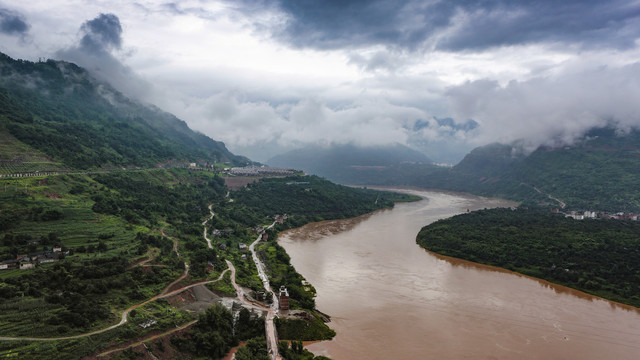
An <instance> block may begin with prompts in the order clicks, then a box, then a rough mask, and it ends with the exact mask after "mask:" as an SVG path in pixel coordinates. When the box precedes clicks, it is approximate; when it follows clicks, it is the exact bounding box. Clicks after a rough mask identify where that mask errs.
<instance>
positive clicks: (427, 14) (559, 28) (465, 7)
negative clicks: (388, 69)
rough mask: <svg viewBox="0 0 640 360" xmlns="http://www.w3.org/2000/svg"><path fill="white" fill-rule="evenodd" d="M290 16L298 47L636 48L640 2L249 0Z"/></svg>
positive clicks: (284, 36)
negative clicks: (553, 45) (545, 45)
mask: <svg viewBox="0 0 640 360" xmlns="http://www.w3.org/2000/svg"><path fill="white" fill-rule="evenodd" d="M244 3H245V4H251V5H253V6H255V5H256V4H260V5H262V6H277V7H278V8H279V9H280V10H281V11H283V12H284V13H285V14H286V15H287V16H288V19H287V21H286V23H285V24H284V26H283V27H281V28H279V29H277V30H275V36H276V37H277V38H279V39H281V40H282V41H285V42H288V43H290V44H292V45H294V46H297V47H312V48H320V49H335V48H343V47H360V46H369V45H385V46H388V47H400V48H403V49H410V50H411V49H416V48H421V47H423V46H430V47H435V48H439V49H444V50H456V51H457V50H466V49H483V48H490V47H496V46H504V45H516V44H529V43H549V42H553V43H566V44H577V45H579V46H581V47H604V48H618V49H622V48H628V47H631V46H633V45H634V41H635V39H636V38H638V37H640V4H638V3H632V2H629V1H627V0H564V1H556V0H538V1H533V0H531V1H510V0H484V1H483V0H480V1H471V0H433V1H428V0H427V1H425V0H373V1H371V0H353V1H345V0H327V1H316V0H273V1H271V2H268V1H264V0H258V1H250V0H245V1H244Z"/></svg>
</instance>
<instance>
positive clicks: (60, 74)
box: [0, 54, 249, 169]
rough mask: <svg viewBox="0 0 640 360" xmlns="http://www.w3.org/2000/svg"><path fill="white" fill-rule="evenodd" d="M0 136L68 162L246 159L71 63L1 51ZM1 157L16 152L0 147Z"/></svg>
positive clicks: (139, 163) (92, 165)
mask: <svg viewBox="0 0 640 360" xmlns="http://www.w3.org/2000/svg"><path fill="white" fill-rule="evenodd" d="M0 138H3V139H5V140H7V141H6V142H9V141H10V142H11V143H12V144H13V143H16V142H19V143H21V144H16V145H17V146H18V147H21V148H23V150H24V148H27V149H32V150H33V151H35V152H37V153H39V154H44V155H46V157H48V158H50V159H51V160H52V161H53V162H55V163H59V164H62V165H63V166H65V167H67V168H74V169H88V168H102V167H110V166H117V167H120V166H153V165H155V164H157V163H160V162H165V161H190V162H195V161H206V162H210V163H213V162H232V163H247V162H249V160H248V159H246V158H244V157H241V156H236V155H234V154H232V153H231V152H230V151H229V150H227V148H226V147H225V145H224V144H223V143H222V142H219V141H214V140H212V139H211V138H209V137H207V136H205V135H203V134H200V133H197V132H194V131H192V130H191V129H189V127H188V126H187V124H186V123H185V122H184V121H182V120H180V119H178V118H176V117H175V116H173V115H171V114H169V113H166V112H163V111H161V110H159V109H158V108H155V107H153V106H148V105H143V104H141V103H139V102H137V101H134V100H132V99H129V98H127V97H125V96H124V95H123V94H121V93H120V92H118V91H117V90H115V89H114V88H112V87H111V86H110V85H108V84H106V83H104V82H100V81H98V80H96V79H95V78H93V77H92V76H91V75H90V74H89V73H88V72H87V71H86V70H84V69H82V68H80V67H78V66H76V65H74V64H71V63H67V62H62V61H53V60H48V61H46V62H30V61H24V60H14V59H12V58H10V57H9V56H7V55H5V54H0ZM6 142H5V143H6ZM20 152H24V151H22V150H21V151H20ZM0 161H4V162H11V161H14V162H15V161H20V159H19V157H16V156H15V154H12V152H11V149H7V148H4V149H3V153H1V154H0Z"/></svg>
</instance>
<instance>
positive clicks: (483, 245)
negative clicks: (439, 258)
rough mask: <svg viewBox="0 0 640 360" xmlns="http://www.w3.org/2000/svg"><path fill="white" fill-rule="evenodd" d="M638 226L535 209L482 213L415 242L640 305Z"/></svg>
mask: <svg viewBox="0 0 640 360" xmlns="http://www.w3.org/2000/svg"><path fill="white" fill-rule="evenodd" d="M639 233H640V224H638V223H636V222H634V221H626V222H625V221H620V220H605V219H600V220H574V219H571V218H566V217H564V216H562V215H558V214H551V213H548V212H543V211H536V210H525V209H517V210H509V209H503V210H499V209H494V210H483V211H479V212H476V213H470V214H464V215H460V216H456V217H453V218H451V219H446V220H442V221H438V222H436V223H433V224H430V225H429V226H426V227H424V228H423V229H422V230H421V231H420V233H419V234H418V236H417V239H416V242H417V243H418V244H419V245H420V246H422V247H424V248H425V249H428V250H430V251H433V252H435V253H438V254H442V255H447V256H452V257H456V258H461V259H465V260H470V261H475V262H478V263H482V264H487V265H494V266H498V267H502V268H506V269H508V270H512V271H515V272H518V273H521V274H524V275H528V276H532V277H535V278H539V279H543V280H547V281H550V282H553V283H556V284H560V285H564V286H568V287H570V288H573V289H576V290H579V291H582V292H586V293H589V294H592V295H596V296H600V297H603V298H605V299H609V300H612V301H616V302H620V303H624V304H627V305H631V306H635V307H638V306H640V284H638V281H637V278H636V272H635V266H636V264H638V263H640V252H638V251H637V250H635V249H637V248H638V245H640V241H639V240H638V238H637V234H639Z"/></svg>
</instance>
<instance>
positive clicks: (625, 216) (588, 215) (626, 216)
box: [551, 209, 640, 221]
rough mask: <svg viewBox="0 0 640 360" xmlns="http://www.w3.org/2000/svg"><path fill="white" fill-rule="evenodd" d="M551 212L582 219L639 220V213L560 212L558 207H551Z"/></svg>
mask: <svg viewBox="0 0 640 360" xmlns="http://www.w3.org/2000/svg"><path fill="white" fill-rule="evenodd" d="M551 212H553V213H556V214H563V215H564V216H565V217H570V218H574V219H576V220H584V219H616V220H632V221H639V220H640V215H638V214H632V213H625V212H618V213H615V214H611V213H599V212H595V211H589V210H587V211H570V212H566V213H565V212H561V211H560V210H559V209H553V210H551Z"/></svg>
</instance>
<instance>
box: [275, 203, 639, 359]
mask: <svg viewBox="0 0 640 360" xmlns="http://www.w3.org/2000/svg"><path fill="white" fill-rule="evenodd" d="M410 192H411V193H413V194H416V195H420V196H422V197H424V198H425V199H424V200H422V201H418V202H414V203H404V204H397V205H396V206H395V208H393V209H391V210H381V211H378V212H376V213H373V214H370V215H365V216H362V217H359V218H355V219H348V220H337V221H325V222H321V223H314V224H309V225H306V226H304V227H302V228H299V229H294V230H290V231H287V232H285V233H283V234H281V235H280V240H279V242H280V244H281V245H282V246H283V247H284V248H285V249H286V250H287V253H289V255H290V256H291V262H292V264H293V265H294V266H295V267H296V269H297V270H298V271H299V272H300V273H301V274H302V275H303V276H304V277H306V278H307V280H309V281H310V282H311V283H312V284H313V285H314V286H315V287H316V290H317V292H318V297H317V299H316V303H317V307H318V309H320V310H321V311H323V312H325V313H328V314H329V315H331V316H332V321H331V323H330V324H329V325H330V326H331V327H332V328H333V329H334V330H336V332H337V334H338V335H337V336H336V337H335V338H334V339H333V340H331V341H324V342H319V343H315V344H311V345H309V346H307V348H308V349H309V350H311V351H313V352H314V353H315V354H316V355H325V356H329V357H331V358H333V359H335V360H342V359H344V360H355V359H367V360H368V359H640V311H638V310H637V309H636V308H632V307H627V306H624V305H619V304H616V303H612V302H609V301H605V300H602V299H599V298H595V297H592V296H589V295H587V294H584V293H580V292H577V291H574V290H571V289H568V288H565V287H562V286H557V285H553V284H550V283H547V282H544V281H540V280H536V279H532V278H527V277H524V276H520V275H517V274H514V273H510V272H508V271H503V270H500V269H497V268H492V267H488V266H483V265H477V264H473V263H470V262H466V261H461V260H455V259H451V258H444V257H441V256H437V255H434V254H431V253H429V252H427V251H425V250H423V249H422V248H420V247H419V246H418V245H417V244H416V243H415V238H416V235H417V233H418V231H419V230H420V228H422V226H424V225H427V224H429V223H431V222H434V221H436V220H438V219H442V218H445V217H449V216H451V215H454V214H458V213H463V212H466V211H467V209H469V210H475V209H481V208H492V207H499V206H510V205H511V203H509V202H507V201H503V200H496V199H486V198H479V197H474V196H470V195H462V194H450V193H442V192H430V191H410Z"/></svg>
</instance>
